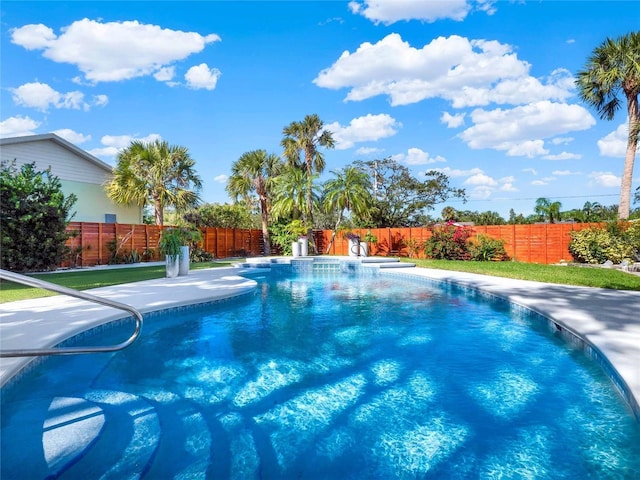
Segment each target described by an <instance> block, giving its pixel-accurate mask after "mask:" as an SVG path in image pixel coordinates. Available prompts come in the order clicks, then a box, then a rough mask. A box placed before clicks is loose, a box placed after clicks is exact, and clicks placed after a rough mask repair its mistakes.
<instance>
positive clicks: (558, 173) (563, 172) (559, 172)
mask: <svg viewBox="0 0 640 480" xmlns="http://www.w3.org/2000/svg"><path fill="white" fill-rule="evenodd" d="M551 175H556V176H558V177H564V176H567V175H581V173H580V172H572V171H571V170H554V171H553V172H551Z"/></svg>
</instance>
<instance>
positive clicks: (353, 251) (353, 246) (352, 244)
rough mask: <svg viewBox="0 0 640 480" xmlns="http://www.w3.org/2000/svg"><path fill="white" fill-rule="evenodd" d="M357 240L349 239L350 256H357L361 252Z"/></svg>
mask: <svg viewBox="0 0 640 480" xmlns="http://www.w3.org/2000/svg"><path fill="white" fill-rule="evenodd" d="M358 243H360V242H358V241H357V240H352V239H349V256H350V257H357V256H358V255H359V254H360V247H359V246H358Z"/></svg>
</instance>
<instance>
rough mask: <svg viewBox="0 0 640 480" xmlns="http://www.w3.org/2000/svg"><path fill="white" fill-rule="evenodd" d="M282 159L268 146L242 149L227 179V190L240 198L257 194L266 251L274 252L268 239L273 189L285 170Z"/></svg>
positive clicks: (249, 201)
mask: <svg viewBox="0 0 640 480" xmlns="http://www.w3.org/2000/svg"><path fill="white" fill-rule="evenodd" d="M282 166H283V162H282V160H281V159H280V157H279V156H278V155H276V154H273V153H272V154H267V152H266V150H252V151H250V152H246V153H243V154H242V155H241V156H240V158H239V159H238V160H236V161H235V162H233V165H231V177H229V182H228V183H227V193H228V194H229V195H230V196H231V197H233V198H235V200H236V201H238V198H240V197H242V198H243V199H244V200H245V201H246V202H247V203H248V204H250V203H251V199H252V196H251V194H252V193H255V194H256V195H257V196H258V202H259V205H260V217H261V219H262V238H263V240H264V254H265V255H271V241H270V239H269V208H270V192H271V189H272V188H273V181H274V178H276V177H277V175H278V174H279V173H280V171H281V170H282Z"/></svg>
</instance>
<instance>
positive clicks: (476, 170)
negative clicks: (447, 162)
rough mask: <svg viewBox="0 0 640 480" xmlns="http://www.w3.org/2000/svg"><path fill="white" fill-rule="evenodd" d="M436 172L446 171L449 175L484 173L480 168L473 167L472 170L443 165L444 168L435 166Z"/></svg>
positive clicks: (467, 175)
mask: <svg viewBox="0 0 640 480" xmlns="http://www.w3.org/2000/svg"><path fill="white" fill-rule="evenodd" d="M432 170H435V171H436V172H441V173H444V174H445V175H446V176H447V177H452V178H453V177H469V176H471V175H477V174H482V173H484V172H483V171H482V170H481V169H479V168H477V167H476V168H472V169H470V170H460V169H459V168H451V167H442V168H433V169H432Z"/></svg>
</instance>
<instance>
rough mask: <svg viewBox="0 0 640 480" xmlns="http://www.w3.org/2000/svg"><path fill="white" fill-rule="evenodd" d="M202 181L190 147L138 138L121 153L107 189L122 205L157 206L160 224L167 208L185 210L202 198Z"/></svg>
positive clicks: (178, 210) (158, 222)
mask: <svg viewBox="0 0 640 480" xmlns="http://www.w3.org/2000/svg"><path fill="white" fill-rule="evenodd" d="M200 188H202V181H201V179H200V177H199V176H198V174H197V173H196V171H195V161H194V160H193V159H192V158H191V156H190V155H189V151H188V149H187V148H186V147H181V146H174V145H169V143H167V142H166V141H162V140H156V141H154V142H148V143H146V142H141V141H134V142H131V145H129V147H127V148H126V149H124V150H123V151H121V152H120V153H119V154H118V163H117V165H116V167H115V168H114V170H113V175H112V177H111V180H110V181H109V182H108V183H107V184H106V186H105V190H106V192H107V195H108V196H109V198H110V199H111V200H113V201H114V202H116V203H119V204H124V205H128V204H134V205H138V206H141V207H143V206H144V205H146V204H147V203H149V204H151V205H153V209H154V216H155V222H156V225H163V224H164V209H165V208H166V207H173V208H175V210H176V212H178V213H180V212H184V211H187V210H188V209H190V208H193V207H194V206H196V205H197V204H198V202H199V201H200V198H199V194H198V192H199V190H200Z"/></svg>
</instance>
